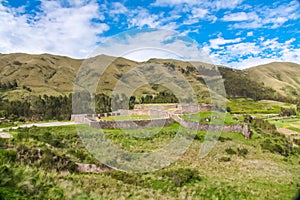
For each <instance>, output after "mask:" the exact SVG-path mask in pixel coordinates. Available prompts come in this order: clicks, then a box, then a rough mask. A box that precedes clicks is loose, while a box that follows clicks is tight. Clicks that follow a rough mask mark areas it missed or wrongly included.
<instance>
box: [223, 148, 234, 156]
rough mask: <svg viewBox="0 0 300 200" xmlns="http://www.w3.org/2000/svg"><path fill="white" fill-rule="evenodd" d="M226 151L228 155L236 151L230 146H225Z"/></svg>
mask: <svg viewBox="0 0 300 200" xmlns="http://www.w3.org/2000/svg"><path fill="white" fill-rule="evenodd" d="M225 151H226V153H228V154H229V155H233V154H236V152H235V151H234V150H233V149H232V148H230V147H229V148H227V149H225Z"/></svg>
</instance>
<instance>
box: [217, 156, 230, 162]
mask: <svg viewBox="0 0 300 200" xmlns="http://www.w3.org/2000/svg"><path fill="white" fill-rule="evenodd" d="M219 161H221V162H229V161H231V159H230V158H229V157H221V158H220V159H219Z"/></svg>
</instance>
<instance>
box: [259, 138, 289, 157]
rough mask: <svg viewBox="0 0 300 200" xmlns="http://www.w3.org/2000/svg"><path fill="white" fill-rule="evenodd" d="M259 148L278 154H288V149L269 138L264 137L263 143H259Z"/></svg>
mask: <svg viewBox="0 0 300 200" xmlns="http://www.w3.org/2000/svg"><path fill="white" fill-rule="evenodd" d="M260 145H261V148H262V149H264V150H267V151H269V152H271V153H279V154H280V155H283V156H287V155H288V149H287V148H284V147H283V146H282V145H280V144H278V143H273V142H271V140H270V139H266V140H264V141H263V143H261V144H260Z"/></svg>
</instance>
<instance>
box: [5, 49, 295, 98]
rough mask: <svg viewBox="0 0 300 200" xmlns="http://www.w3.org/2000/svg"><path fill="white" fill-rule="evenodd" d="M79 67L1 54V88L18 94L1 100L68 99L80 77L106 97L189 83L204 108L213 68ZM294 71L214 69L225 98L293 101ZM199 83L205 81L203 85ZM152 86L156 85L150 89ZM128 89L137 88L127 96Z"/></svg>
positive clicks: (74, 62)
mask: <svg viewBox="0 0 300 200" xmlns="http://www.w3.org/2000/svg"><path fill="white" fill-rule="evenodd" d="M83 61H84V60H79V59H73V58H69V57H65V56H57V55H50V54H41V55H30V54H23V53H15V54H0V71H1V74H0V83H1V84H12V83H14V82H16V83H17V85H18V87H17V88H14V89H11V90H10V89H7V90H0V95H1V96H2V97H4V98H7V99H14V100H15V99H22V98H26V97H28V96H32V95H44V94H46V95H54V96H58V95H63V94H68V93H71V92H72V91H73V88H74V80H75V77H76V76H77V77H80V81H83V82H84V85H91V84H93V85H94V84H95V82H98V86H97V90H96V91H97V93H105V94H108V95H110V94H111V93H112V92H113V91H114V90H115V87H116V85H117V84H120V83H121V85H122V91H124V93H126V92H130V93H132V94H133V95H134V96H145V95H147V94H151V95H156V94H158V93H159V92H164V91H168V90H172V89H170V88H168V85H170V83H171V82H172V84H173V85H172V87H174V88H176V87H180V88H182V87H183V85H184V84H185V83H184V82H186V81H188V83H189V84H190V86H191V87H192V88H193V91H194V92H195V94H196V95H197V97H198V100H199V101H201V102H204V103H209V102H210V94H209V92H208V88H207V86H206V84H207V83H209V82H213V81H214V80H215V78H216V77H217V74H216V73H215V70H214V69H216V67H215V66H213V65H210V64H206V63H201V62H193V63H189V62H184V61H179V60H172V59H150V60H148V61H147V62H135V61H131V60H128V59H125V58H116V57H111V56H106V55H100V56H96V57H93V58H90V59H88V60H87V61H84V62H83ZM86 62H89V68H87V69H86V70H85V71H84V73H85V74H81V75H80V76H78V75H77V73H78V70H79V69H80V66H83V65H85V64H86ZM107 63H109V66H108V67H107V68H106V70H105V71H103V72H102V76H101V79H100V80H98V79H97V76H98V75H99V72H98V71H97V70H98V69H99V66H101V65H102V66H103V67H106V64H107ZM153 66H154V67H153ZM156 67H157V68H156ZM195 67H196V68H197V69H196V68H195ZM299 67H300V66H299V65H297V64H294V63H270V64H267V65H262V66H257V67H253V68H250V69H247V70H234V69H231V68H227V67H222V66H218V69H219V71H220V74H221V75H222V77H223V81H224V85H225V89H226V92H227V95H228V96H242V97H249V98H253V99H275V100H278V96H282V95H283V96H292V97H296V96H297V95H298V91H299V88H300V78H299V77H300V70H299ZM199 69H200V71H201V74H200V73H199ZM92 73H94V74H92ZM124 75H125V76H124ZM91 77H92V78H91ZM144 77H150V79H151V80H150V82H151V81H152V83H151V84H142V83H144V82H145V80H143V78H144ZM203 77H207V78H206V82H205V81H204V79H203ZM77 80H78V79H77ZM148 81H149V80H148ZM156 82H157V83H158V84H155V83H156ZM133 87H137V88H136V89H135V90H134V91H131V88H133ZM174 88H173V90H174ZM182 91H187V90H185V89H184V90H182ZM276 92H277V93H278V94H277V93H276ZM182 95H184V94H182ZM275 97H276V98H275Z"/></svg>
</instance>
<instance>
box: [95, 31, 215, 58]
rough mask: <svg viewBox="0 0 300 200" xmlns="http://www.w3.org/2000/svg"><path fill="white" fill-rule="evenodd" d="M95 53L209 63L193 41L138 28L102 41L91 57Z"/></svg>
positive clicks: (173, 33)
mask: <svg viewBox="0 0 300 200" xmlns="http://www.w3.org/2000/svg"><path fill="white" fill-rule="evenodd" d="M179 36H180V37H179ZM99 54H107V55H113V56H121V57H125V58H128V59H132V60H136V61H146V60H148V59H150V58H154V57H156V58H176V59H183V60H188V61H199V60H201V61H204V62H211V61H210V60H209V57H208V56H207V55H206V54H205V53H204V51H203V50H201V49H200V48H199V46H198V44H197V43H195V42H193V41H191V40H190V39H189V38H185V37H183V36H182V35H180V34H178V33H176V32H173V31H167V30H151V29H150V30H147V29H145V30H144V29H142V30H135V31H130V32H125V33H122V34H120V35H118V36H115V37H112V38H109V39H107V40H106V41H105V42H103V44H101V45H100V46H99V47H98V49H97V50H96V51H95V52H94V54H93V55H92V56H95V55H99Z"/></svg>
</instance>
